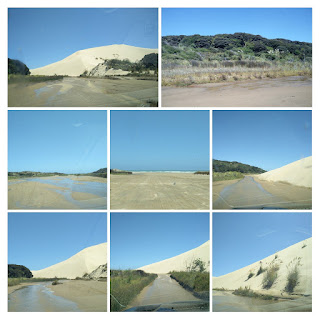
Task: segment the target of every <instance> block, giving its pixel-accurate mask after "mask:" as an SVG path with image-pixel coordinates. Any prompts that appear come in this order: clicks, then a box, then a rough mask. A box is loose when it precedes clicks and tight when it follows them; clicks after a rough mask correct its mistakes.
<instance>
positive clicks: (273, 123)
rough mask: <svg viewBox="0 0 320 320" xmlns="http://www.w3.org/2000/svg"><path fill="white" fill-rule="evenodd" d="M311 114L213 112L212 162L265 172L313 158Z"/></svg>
mask: <svg viewBox="0 0 320 320" xmlns="http://www.w3.org/2000/svg"><path fill="white" fill-rule="evenodd" d="M311 125H312V120H311V111H213V139H212V156H213V159H217V160H226V161H238V162H242V163H245V164H249V165H253V166H257V167H259V168H262V169H264V170H267V171H269V170H272V169H276V168H279V167H282V166H284V165H286V164H289V163H291V162H294V161H297V160H299V159H301V158H305V157H309V156H311V155H312V142H311V137H312V127H311Z"/></svg>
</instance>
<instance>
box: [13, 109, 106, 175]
mask: <svg viewBox="0 0 320 320" xmlns="http://www.w3.org/2000/svg"><path fill="white" fill-rule="evenodd" d="M8 117H9V120H8V124H9V129H8V135H9V137H8V171H40V172H62V173H88V172H93V171H96V170H98V169H101V168H105V167H107V111H9V116H8Z"/></svg>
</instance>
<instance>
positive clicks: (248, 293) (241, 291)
mask: <svg viewBox="0 0 320 320" xmlns="http://www.w3.org/2000/svg"><path fill="white" fill-rule="evenodd" d="M232 293H233V294H234V295H236V296H242V297H249V298H259V299H263V300H278V298H277V297H273V296H271V295H268V294H259V293H257V292H254V291H253V290H251V289H250V287H244V288H242V287H240V288H238V289H236V290H234V291H233V292H232Z"/></svg>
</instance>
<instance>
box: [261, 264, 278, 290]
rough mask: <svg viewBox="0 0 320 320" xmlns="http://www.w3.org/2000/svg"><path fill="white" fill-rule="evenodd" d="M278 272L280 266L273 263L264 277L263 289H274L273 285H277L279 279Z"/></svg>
mask: <svg viewBox="0 0 320 320" xmlns="http://www.w3.org/2000/svg"><path fill="white" fill-rule="evenodd" d="M278 271H279V265H278V264H274V263H271V264H270V266H269V268H268V269H267V270H266V271H265V273H264V276H263V280H262V287H263V289H270V288H271V287H272V285H273V284H274V283H275V281H276V279H277V278H278Z"/></svg>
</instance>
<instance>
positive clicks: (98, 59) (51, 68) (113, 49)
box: [30, 44, 158, 76]
mask: <svg viewBox="0 0 320 320" xmlns="http://www.w3.org/2000/svg"><path fill="white" fill-rule="evenodd" d="M150 53H158V49H146V48H139V47H133V46H128V45H124V44H120V45H118V44H114V45H110V46H102V47H96V48H90V49H85V50H80V51H77V52H75V53H73V54H72V55H70V56H68V57H66V58H65V59H63V60H61V61H58V62H55V63H52V64H49V65H47V66H44V67H41V68H37V69H31V70H30V72H31V75H49V76H52V75H55V74H58V75H68V76H80V74H82V73H83V72H84V71H86V70H87V71H91V69H93V68H94V67H95V66H97V65H98V64H99V63H102V62H104V60H105V59H119V60H124V59H129V60H130V61H131V62H136V61H139V60H141V59H142V58H143V57H144V56H145V55H146V54H150Z"/></svg>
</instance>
